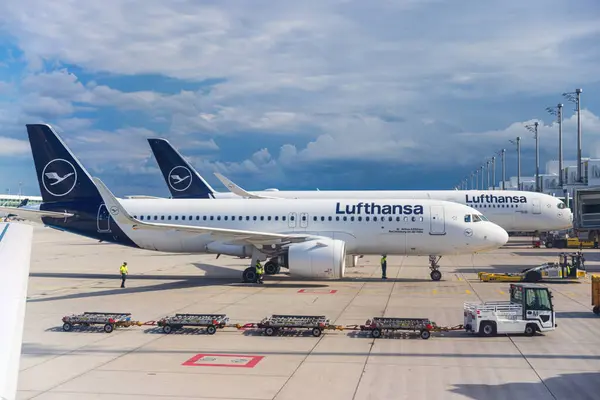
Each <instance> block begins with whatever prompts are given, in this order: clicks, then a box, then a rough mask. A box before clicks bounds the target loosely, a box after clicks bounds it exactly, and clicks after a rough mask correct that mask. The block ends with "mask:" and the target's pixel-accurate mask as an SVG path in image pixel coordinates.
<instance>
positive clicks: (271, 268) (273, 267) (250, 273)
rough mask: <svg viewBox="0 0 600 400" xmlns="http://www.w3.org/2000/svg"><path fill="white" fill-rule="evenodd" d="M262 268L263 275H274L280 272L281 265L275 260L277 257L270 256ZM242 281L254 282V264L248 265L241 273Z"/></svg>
mask: <svg viewBox="0 0 600 400" xmlns="http://www.w3.org/2000/svg"><path fill="white" fill-rule="evenodd" d="M263 268H264V270H265V275H276V274H278V273H279V272H281V266H280V265H279V263H278V262H277V258H276V257H275V258H271V259H270V260H269V261H267V262H266V263H265V264H264V265H263ZM242 281H243V282H244V283H254V282H256V268H255V267H254V266H251V267H248V268H246V269H245V270H244V272H243V273H242Z"/></svg>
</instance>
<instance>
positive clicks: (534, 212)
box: [148, 139, 573, 232]
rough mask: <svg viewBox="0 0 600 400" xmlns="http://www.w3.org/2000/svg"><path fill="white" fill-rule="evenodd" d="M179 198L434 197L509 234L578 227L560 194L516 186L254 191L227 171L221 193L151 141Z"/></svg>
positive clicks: (166, 144)
mask: <svg viewBox="0 0 600 400" xmlns="http://www.w3.org/2000/svg"><path fill="white" fill-rule="evenodd" d="M148 142H149V144H150V147H151V148H152V152H153V153H154V157H155V158H156V161H157V163H158V165H159V167H160V169H161V171H162V173H163V176H164V178H165V181H166V183H167V186H168V187H169V190H170V192H171V195H172V197H173V198H217V199H228V198H232V197H238V198H241V197H243V198H250V199H275V198H277V199H362V200H364V199H395V198H402V199H413V200H416V199H432V200H445V201H451V202H455V203H459V204H464V205H466V206H469V207H473V208H475V209H477V210H479V211H481V212H482V213H483V214H484V215H485V216H486V217H487V218H489V220H490V221H491V222H494V223H496V224H498V225H499V226H501V227H502V228H504V229H505V230H506V231H508V232H536V231H537V232H548V231H553V230H561V229H568V228H570V227H572V225H573V214H572V212H571V210H570V209H569V208H568V207H567V206H566V205H565V203H563V202H562V201H561V200H559V199H557V198H556V197H553V196H550V195H547V194H544V193H537V192H525V191H512V190H314V191H313V190H302V191H276V190H266V191H255V192H248V191H246V190H244V189H242V188H241V187H239V186H238V185H236V184H235V183H233V182H232V181H230V180H229V179H227V178H226V177H224V176H223V175H221V174H219V173H215V175H216V176H217V178H219V180H221V182H222V183H223V184H224V185H225V186H226V187H227V188H228V189H229V190H230V192H217V191H215V190H214V189H213V188H212V187H211V186H210V185H209V184H208V183H207V182H206V181H205V180H204V179H203V178H202V177H201V176H200V174H198V172H197V171H196V170H195V169H194V167H192V166H191V165H190V163H188V162H187V161H186V160H185V159H184V158H183V157H182V156H181V154H179V152H178V151H177V150H175V149H174V148H173V147H172V146H171V144H170V143H169V142H168V141H167V140H165V139H148Z"/></svg>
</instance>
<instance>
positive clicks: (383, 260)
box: [381, 257, 387, 265]
mask: <svg viewBox="0 0 600 400" xmlns="http://www.w3.org/2000/svg"><path fill="white" fill-rule="evenodd" d="M384 262H385V263H386V262H387V257H381V265H383V263H384Z"/></svg>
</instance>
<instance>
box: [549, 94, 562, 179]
mask: <svg viewBox="0 0 600 400" xmlns="http://www.w3.org/2000/svg"><path fill="white" fill-rule="evenodd" d="M562 108H563V105H562V104H560V103H558V104H557V105H556V108H553V107H547V108H546V111H548V112H549V113H550V114H552V115H556V121H557V122H558V186H560V188H561V189H562V187H563V172H562V169H563V167H562V166H563V155H562V123H563V115H562Z"/></svg>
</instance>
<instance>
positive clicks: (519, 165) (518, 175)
mask: <svg viewBox="0 0 600 400" xmlns="http://www.w3.org/2000/svg"><path fill="white" fill-rule="evenodd" d="M509 142H511V143H512V144H516V145H517V190H521V136H517V139H516V140H509Z"/></svg>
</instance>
